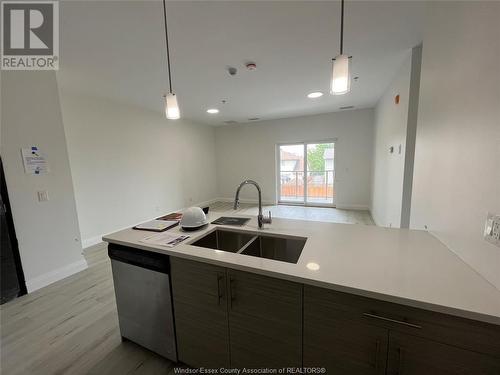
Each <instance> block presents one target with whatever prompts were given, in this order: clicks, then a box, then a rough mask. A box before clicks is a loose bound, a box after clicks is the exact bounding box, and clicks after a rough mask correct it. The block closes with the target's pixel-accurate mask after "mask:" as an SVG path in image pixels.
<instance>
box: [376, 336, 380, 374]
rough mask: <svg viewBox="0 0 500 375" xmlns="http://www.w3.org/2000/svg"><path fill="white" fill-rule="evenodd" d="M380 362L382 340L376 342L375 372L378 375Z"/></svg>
mask: <svg viewBox="0 0 500 375" xmlns="http://www.w3.org/2000/svg"><path fill="white" fill-rule="evenodd" d="M379 362H380V340H377V341H376V342H375V371H376V372H377V373H378V370H379Z"/></svg>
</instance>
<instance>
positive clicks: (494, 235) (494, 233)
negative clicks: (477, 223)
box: [484, 213, 500, 247]
mask: <svg viewBox="0 0 500 375" xmlns="http://www.w3.org/2000/svg"><path fill="white" fill-rule="evenodd" d="M484 239H485V240H486V241H488V242H490V243H492V244H493V245H496V246H498V247H500V215H493V214H490V213H488V217H487V218H486V223H485V225H484Z"/></svg>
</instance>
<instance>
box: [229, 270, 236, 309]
mask: <svg viewBox="0 0 500 375" xmlns="http://www.w3.org/2000/svg"><path fill="white" fill-rule="evenodd" d="M234 282H235V280H234V278H232V277H231V276H230V277H229V308H230V309H232V308H233V301H234V300H235V299H236V293H235V291H234V289H235V288H233V283H234Z"/></svg>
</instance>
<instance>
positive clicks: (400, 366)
mask: <svg viewBox="0 0 500 375" xmlns="http://www.w3.org/2000/svg"><path fill="white" fill-rule="evenodd" d="M403 370H404V351H403V348H398V373H397V375H403Z"/></svg>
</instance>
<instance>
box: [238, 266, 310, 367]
mask: <svg viewBox="0 0 500 375" xmlns="http://www.w3.org/2000/svg"><path fill="white" fill-rule="evenodd" d="M228 292H229V294H230V296H229V332H230V342H231V345H230V347H231V367H237V368H241V367H253V368H255V367H269V368H280V367H301V366H302V285H301V284H296V283H293V282H289V281H285V280H279V279H275V278H270V277H265V276H261V275H256V274H251V273H247V272H240V271H234V270H228Z"/></svg>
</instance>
